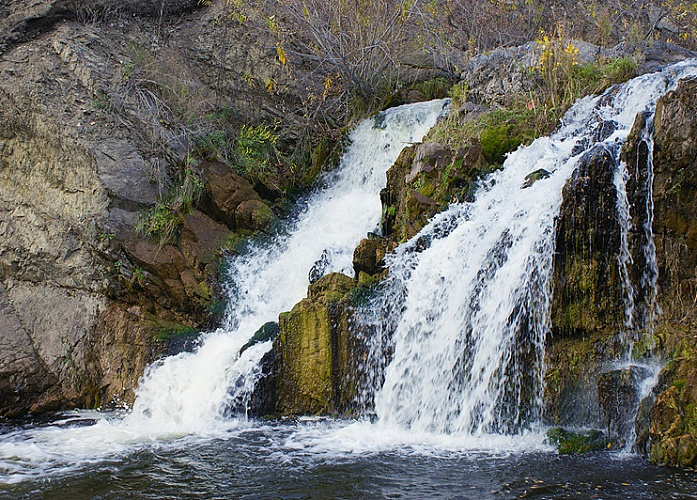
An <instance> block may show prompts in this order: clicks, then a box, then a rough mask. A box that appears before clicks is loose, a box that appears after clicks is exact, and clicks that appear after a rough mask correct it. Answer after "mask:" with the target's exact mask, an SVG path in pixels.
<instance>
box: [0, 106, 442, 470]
mask: <svg viewBox="0 0 697 500" xmlns="http://www.w3.org/2000/svg"><path fill="white" fill-rule="evenodd" d="M447 105H448V101H447V100H437V101H431V102H425V103H417V104H410V105H405V106H400V107H397V108H392V109H389V110H387V111H385V112H382V113H379V114H378V115H376V116H374V117H373V118H370V119H367V120H364V121H363V122H362V123H361V124H360V125H359V126H358V127H357V128H356V129H355V130H354V131H353V132H352V133H351V135H350V145H349V146H348V148H347V150H346V152H345V154H344V155H343V157H342V159H341V162H340V165H339V166H338V167H337V168H336V169H335V170H334V171H333V172H332V173H330V174H329V175H327V176H326V177H325V178H324V179H322V183H321V184H322V187H320V188H319V189H317V190H316V191H315V192H314V193H312V194H311V195H310V196H309V197H308V198H307V199H306V200H305V202H304V204H303V207H302V209H301V210H300V211H299V213H298V214H297V215H296V216H295V217H294V218H293V219H292V220H291V221H290V222H288V223H287V224H286V226H285V228H283V229H282V230H281V232H280V233H279V234H278V235H276V236H275V237H274V238H273V239H272V238H268V239H265V240H259V241H256V242H253V243H251V244H250V246H249V248H248V249H247V252H246V253H245V254H244V255H242V256H240V257H238V258H236V259H233V260H232V261H231V262H230V271H229V295H230V302H229V306H228V310H227V319H226V322H225V325H224V327H223V328H220V329H219V330H218V331H215V332H212V333H208V334H205V335H203V336H202V339H201V342H200V345H199V346H198V348H197V350H196V351H195V352H184V353H181V354H178V355H176V356H171V357H168V358H165V359H162V360H160V361H158V362H156V363H154V364H153V365H151V366H150V367H149V368H148V369H147V371H146V373H145V374H144V375H143V377H142V379H141V381H140V387H139V389H138V393H137V398H136V401H135V404H134V405H133V409H132V411H131V412H129V413H127V414H126V415H118V416H117V417H114V416H113V415H100V414H97V415H96V417H95V421H94V425H89V426H82V427H79V428H78V427H70V426H66V427H62V426H48V427H39V428H36V429H31V430H28V431H26V432H25V431H19V432H17V433H13V434H11V435H8V436H3V438H2V439H0V472H1V471H4V470H7V471H11V473H12V474H13V478H18V479H21V478H22V477H24V476H25V475H28V476H31V475H32V474H34V472H35V471H36V470H41V471H44V472H46V471H50V470H66V469H69V468H70V467H72V466H73V465H74V464H79V463H81V462H84V461H90V460H94V459H95V458H98V457H105V456H109V455H114V454H119V453H124V452H126V451H127V450H132V449H137V448H138V447H141V446H144V445H147V444H148V443H152V442H153V441H156V442H162V440H164V441H167V440H171V439H174V438H182V437H183V436H191V437H190V438H189V439H194V437H196V438H201V437H206V436H216V435H220V434H221V433H224V432H226V431H227V430H230V429H235V428H238V427H240V426H244V425H247V424H246V423H245V422H244V420H245V419H244V417H245V416H246V409H247V403H248V400H249V397H250V395H251V394H252V392H253V390H254V386H255V383H256V382H257V380H258V379H259V377H260V375H261V365H260V360H261V359H262V357H263V356H264V354H265V353H266V352H268V351H269V350H270V349H271V342H261V343H257V344H255V345H251V346H250V347H248V348H247V349H242V348H243V347H244V346H245V345H247V343H248V342H249V340H250V338H251V337H252V336H253V334H254V333H255V332H256V331H257V329H258V328H259V327H261V326H262V325H264V324H265V323H267V322H273V321H277V320H278V315H279V313H281V312H283V311H287V310H290V309H291V308H292V307H293V305H295V303H297V302H298V301H299V300H301V299H302V298H303V297H304V296H305V294H306V292H307V286H308V283H309V280H308V272H309V271H310V269H311V268H312V267H313V264H315V263H316V262H317V261H318V260H320V259H322V260H323V261H324V264H323V266H322V270H323V272H324V273H328V272H332V271H341V272H344V273H348V274H352V255H353V250H354V248H355V247H356V245H358V243H359V242H360V240H361V239H362V238H364V237H365V235H366V233H368V232H371V231H376V230H377V229H378V226H379V223H380V216H381V211H382V207H381V203H380V196H379V194H380V190H381V189H382V188H383V187H384V186H385V182H386V176H385V173H386V171H387V169H388V168H389V167H390V166H391V165H392V164H393V163H394V162H395V160H396V159H397V157H398V155H399V153H400V152H401V151H402V149H403V148H404V147H405V146H407V145H408V144H410V143H414V142H419V141H421V140H422V138H423V136H424V135H425V134H426V133H427V132H428V130H429V129H430V128H431V127H432V126H433V125H434V124H435V122H436V120H437V119H438V117H439V116H440V115H441V114H442V113H443V112H444V111H445V110H447ZM241 351H243V352H242V354H240V352H241Z"/></svg>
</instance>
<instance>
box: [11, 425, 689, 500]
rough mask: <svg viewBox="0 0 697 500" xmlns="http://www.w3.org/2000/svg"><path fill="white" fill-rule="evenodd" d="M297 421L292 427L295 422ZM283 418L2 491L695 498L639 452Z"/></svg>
mask: <svg viewBox="0 0 697 500" xmlns="http://www.w3.org/2000/svg"><path fill="white" fill-rule="evenodd" d="M287 427H290V426H287ZM284 432H289V431H288V429H286V428H284V425H283V424H279V425H277V426H274V427H272V428H271V431H270V430H269V426H265V428H264V429H263V430H254V429H252V430H250V431H246V432H243V433H236V434H231V436H230V437H228V438H216V439H208V440H200V441H195V440H190V441H189V442H188V444H187V445H185V446H170V447H164V446H157V445H156V446H155V447H149V448H142V449H140V450H137V451H133V452H132V453H128V454H125V455H122V456H119V457H114V458H109V459H102V460H99V461H96V462H95V463H91V464H83V465H81V466H79V467H78V469H77V470H74V471H70V472H63V473H60V474H47V475H41V476H37V477H34V478H28V479H27V480H25V481H22V482H19V483H16V484H12V485H0V498H13V499H14V498H32V499H33V498H45V499H54V498H55V499H66V498H67V499H82V498H95V499H117V498H119V499H120V498H157V499H162V498H194V497H195V498H250V499H253V498H283V499H304V498H347V499H349V498H350V499H354V498H465V499H468V498H472V499H482V498H484V499H485V498H494V499H498V498H538V499H543V498H555V499H556V498H559V499H561V498H600V499H615V498H616V499H625V498H633V499H634V498H636V499H649V498H651V499H653V498H658V499H670V498H674V499H686V498H696V499H697V473H695V472H693V471H686V470H678V469H672V468H667V467H657V466H653V465H651V464H649V463H647V462H646V461H644V460H642V459H640V458H639V457H636V456H624V457H621V456H618V455H614V454H611V453H595V454H587V455H582V456H560V455H557V454H556V453H553V452H544V451H535V452H528V453H526V452H517V453H499V454H491V453H486V452H467V453H453V452H446V453H439V454H437V455H438V456H434V455H424V454H423V453H415V452H409V451H408V450H401V451H382V452H374V453H359V454H352V453H344V454H334V455H331V454H315V453H312V452H311V451H307V450H298V451H296V452H293V451H290V452H289V451H288V450H284V451H279V448H278V446H276V445H275V444H274V443H278V437H279V435H282V434H283V433H284Z"/></svg>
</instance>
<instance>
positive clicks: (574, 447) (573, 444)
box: [547, 427, 608, 455]
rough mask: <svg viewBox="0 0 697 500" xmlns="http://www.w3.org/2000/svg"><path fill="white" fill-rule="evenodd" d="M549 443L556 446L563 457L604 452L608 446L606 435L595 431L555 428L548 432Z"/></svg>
mask: <svg viewBox="0 0 697 500" xmlns="http://www.w3.org/2000/svg"><path fill="white" fill-rule="evenodd" d="M547 441H548V442H549V443H551V444H553V445H554V446H556V447H557V451H558V452H559V453H560V454H562V455H565V454H576V453H589V452H592V451H602V450H605V449H607V445H608V441H607V440H606V439H605V435H604V434H603V433H602V432H601V431H598V430H593V429H592V430H589V431H578V432H574V431H569V430H566V429H563V428H561V427H555V428H553V429H550V430H548V431H547Z"/></svg>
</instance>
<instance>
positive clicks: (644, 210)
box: [598, 110, 660, 451]
mask: <svg viewBox="0 0 697 500" xmlns="http://www.w3.org/2000/svg"><path fill="white" fill-rule="evenodd" d="M641 118H642V119H643V121H644V125H643V128H642V130H641V134H640V137H639V140H638V144H637V148H636V150H637V151H636V155H637V157H636V158H634V159H632V160H633V161H632V166H633V169H632V171H631V172H630V171H629V169H628V166H627V164H626V163H625V162H618V168H617V171H616V172H615V187H616V189H617V213H618V222H619V226H620V249H619V252H618V257H617V261H618V266H619V270H620V276H621V278H622V287H623V290H622V291H623V296H624V301H625V331H623V332H621V334H620V339H621V341H622V352H621V355H620V360H619V361H618V362H617V363H615V365H614V366H612V367H611V369H610V370H609V371H607V372H604V373H602V374H601V375H600V378H599V380H598V394H599V397H600V401H599V403H600V407H601V411H602V414H603V415H602V420H603V424H604V426H605V427H606V428H607V429H608V431H609V432H610V434H611V435H612V436H614V437H616V439H617V441H618V443H619V445H620V446H622V447H623V448H624V449H625V450H627V451H634V447H635V443H636V432H635V420H636V417H637V412H638V408H639V404H640V403H641V401H642V400H643V399H644V398H646V397H648V396H650V393H651V390H652V389H653V387H654V386H655V384H656V382H657V380H658V374H659V372H660V364H659V362H657V361H655V360H652V359H644V360H640V361H637V360H635V359H634V354H633V349H634V343H635V342H639V341H644V342H646V343H648V344H649V346H650V344H651V342H652V338H651V335H652V333H653V322H654V319H655V316H656V314H659V313H660V311H659V310H658V305H657V304H656V282H657V279H658V264H657V261H656V246H655V244H654V240H653V177H654V172H653V118H654V117H653V110H647V111H644V112H643V113H642V115H641ZM630 183H631V188H629V186H628V185H629V184H630ZM628 192H631V193H632V196H631V198H632V200H631V201H630V199H629V198H630V196H629V194H628ZM647 353H650V351H647ZM607 395H614V396H613V397H611V398H608V397H606V396H607Z"/></svg>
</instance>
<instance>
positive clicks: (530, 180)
mask: <svg viewBox="0 0 697 500" xmlns="http://www.w3.org/2000/svg"><path fill="white" fill-rule="evenodd" d="M550 175H552V174H550V173H549V172H548V171H546V170H545V169H544V168H540V169H538V170H535V171H534V172H530V173H529V174H528V175H526V176H525V182H524V183H523V185H522V186H520V187H521V189H526V188H529V187H530V186H532V185H533V184H534V183H535V182H537V181H539V180H541V179H546V178H547V177H549V176H550Z"/></svg>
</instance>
